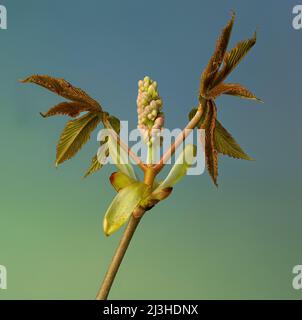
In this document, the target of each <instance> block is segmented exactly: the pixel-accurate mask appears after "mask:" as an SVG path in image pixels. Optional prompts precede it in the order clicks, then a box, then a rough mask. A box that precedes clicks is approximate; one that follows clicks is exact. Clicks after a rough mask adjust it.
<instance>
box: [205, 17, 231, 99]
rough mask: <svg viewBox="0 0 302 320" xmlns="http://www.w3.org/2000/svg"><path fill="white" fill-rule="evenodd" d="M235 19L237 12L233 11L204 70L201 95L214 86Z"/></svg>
mask: <svg viewBox="0 0 302 320" xmlns="http://www.w3.org/2000/svg"><path fill="white" fill-rule="evenodd" d="M234 20H235V14H234V13H233V14H232V17H231V19H230V21H229V22H228V24H227V25H226V26H225V28H224V29H223V30H222V32H221V35H220V37H219V38H218V40H217V42H216V47H215V51H214V53H213V55H212V57H211V58H210V61H209V63H208V65H207V66H206V68H205V70H204V72H203V73H202V76H201V82H200V95H201V96H205V95H206V91H207V90H208V89H210V88H211V87H212V81H213V79H214V78H215V76H216V73H217V72H218V70H219V68H220V66H221V64H222V61H223V58H224V55H225V53H226V50H227V46H228V43H229V40H230V37H231V33H232V29H233V24H234Z"/></svg>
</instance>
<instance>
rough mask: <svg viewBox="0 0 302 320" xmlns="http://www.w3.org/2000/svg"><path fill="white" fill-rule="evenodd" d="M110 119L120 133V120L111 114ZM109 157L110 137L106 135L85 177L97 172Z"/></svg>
mask: <svg viewBox="0 0 302 320" xmlns="http://www.w3.org/2000/svg"><path fill="white" fill-rule="evenodd" d="M108 120H109V122H110V124H111V126H112V128H113V130H115V132H116V133H117V134H119V132H120V120H119V119H117V118H116V117H114V116H109V117H108ZM108 157H109V147H108V137H105V139H104V141H101V146H100V148H99V150H98V153H97V154H96V155H95V156H94V157H93V158H92V161H91V164H90V167H89V168H88V170H87V171H86V173H85V176H84V178H86V177H88V176H89V175H90V174H92V173H95V172H97V171H98V170H100V169H102V167H103V165H104V164H105V163H106V160H107V158H108Z"/></svg>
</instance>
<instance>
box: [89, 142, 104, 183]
mask: <svg viewBox="0 0 302 320" xmlns="http://www.w3.org/2000/svg"><path fill="white" fill-rule="evenodd" d="M108 156H109V149H108V145H107V143H104V144H102V145H101V147H100V149H99V151H98V153H97V154H96V155H95V156H94V157H93V158H92V160H91V164H90V167H89V168H88V170H87V171H86V173H85V176H84V178H87V177H88V176H89V175H91V174H93V173H95V172H97V171H99V170H100V169H102V167H103V165H104V164H105V161H106V159H107V158H108Z"/></svg>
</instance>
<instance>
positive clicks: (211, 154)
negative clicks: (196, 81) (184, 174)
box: [200, 100, 218, 186]
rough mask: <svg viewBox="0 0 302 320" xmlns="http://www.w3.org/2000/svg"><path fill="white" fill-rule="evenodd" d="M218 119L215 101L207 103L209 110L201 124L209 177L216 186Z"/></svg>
mask: <svg viewBox="0 0 302 320" xmlns="http://www.w3.org/2000/svg"><path fill="white" fill-rule="evenodd" d="M216 118H217V109H216V105H215V103H214V101H212V100H208V101H207V109H206V111H205V119H204V121H203V123H202V124H201V127H200V129H204V130H205V156H206V164H207V169H208V172H209V175H210V176H211V178H212V180H213V182H214V184H215V185H216V186H218V184H217V176H218V152H217V150H216V148H215V143H214V132H215V125H216Z"/></svg>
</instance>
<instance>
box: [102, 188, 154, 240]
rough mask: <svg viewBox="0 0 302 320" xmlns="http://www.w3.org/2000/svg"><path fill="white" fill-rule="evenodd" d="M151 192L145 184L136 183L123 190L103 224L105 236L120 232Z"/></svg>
mask: <svg viewBox="0 0 302 320" xmlns="http://www.w3.org/2000/svg"><path fill="white" fill-rule="evenodd" d="M150 192H151V190H150V187H148V186H147V185H146V184H144V183H143V182H134V183H132V184H131V185H129V186H127V187H125V188H123V189H122V190H121V191H120V192H119V193H118V194H117V195H116V196H115V198H114V199H113V201H112V202H111V204H110V206H109V208H108V210H107V212H106V214H105V217H104V222H103V229H104V232H105V235H107V236H109V235H111V234H112V233H113V232H115V231H116V230H118V229H119V228H120V227H121V226H122V225H123V224H124V223H125V222H126V221H127V220H128V219H129V217H130V216H131V214H132V212H133V211H134V209H135V208H136V207H137V206H138V205H139V203H140V202H141V201H142V200H143V199H144V198H146V197H148V195H149V194H150Z"/></svg>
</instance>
